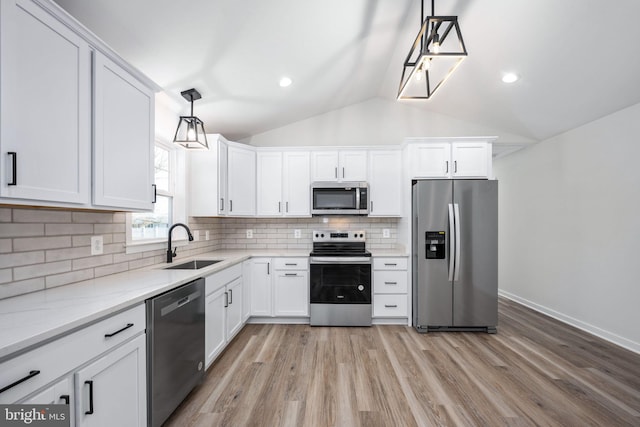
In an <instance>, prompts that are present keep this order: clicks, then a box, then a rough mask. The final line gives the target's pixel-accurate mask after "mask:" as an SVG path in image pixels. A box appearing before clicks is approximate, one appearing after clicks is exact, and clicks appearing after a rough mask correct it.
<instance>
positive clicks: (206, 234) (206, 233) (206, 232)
mask: <svg viewBox="0 0 640 427" xmlns="http://www.w3.org/2000/svg"><path fill="white" fill-rule="evenodd" d="M204 240H209V230H205V232H204Z"/></svg>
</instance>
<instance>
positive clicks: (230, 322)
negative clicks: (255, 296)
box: [226, 277, 242, 342]
mask: <svg viewBox="0 0 640 427" xmlns="http://www.w3.org/2000/svg"><path fill="white" fill-rule="evenodd" d="M226 289H227V334H226V338H227V342H229V341H231V339H232V338H233V337H234V336H235V335H236V334H237V333H238V332H239V331H240V329H242V278H241V277H239V278H237V279H235V280H234V281H233V282H231V283H229V284H228V285H227V286H226Z"/></svg>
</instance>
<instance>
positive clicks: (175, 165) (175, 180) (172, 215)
mask: <svg viewBox="0 0 640 427" xmlns="http://www.w3.org/2000/svg"><path fill="white" fill-rule="evenodd" d="M183 164H184V154H183V153H182V152H181V150H176V149H174V148H173V147H171V146H170V145H165V144H162V143H160V142H156V145H155V149H154V171H155V185H156V202H155V203H154V205H153V212H140V213H138V212H136V213H130V214H128V215H127V252H128V253H131V252H139V251H143V250H152V249H159V248H162V247H164V246H163V243H164V242H166V240H167V232H168V230H169V226H170V225H171V224H173V223H175V222H179V221H183V220H184V217H185V212H184V210H185V208H184V203H183V200H184V198H183V197H176V189H178V190H179V192H180V191H182V193H184V185H183V183H184V179H182V177H181V174H180V171H184V166H183ZM181 184H182V185H181ZM176 237H178V239H177V240H179V238H180V236H179V235H178V236H176Z"/></svg>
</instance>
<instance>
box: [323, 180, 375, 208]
mask: <svg viewBox="0 0 640 427" xmlns="http://www.w3.org/2000/svg"><path fill="white" fill-rule="evenodd" d="M311 214H312V215H368V214H369V184H367V183H366V182H314V183H313V184H311Z"/></svg>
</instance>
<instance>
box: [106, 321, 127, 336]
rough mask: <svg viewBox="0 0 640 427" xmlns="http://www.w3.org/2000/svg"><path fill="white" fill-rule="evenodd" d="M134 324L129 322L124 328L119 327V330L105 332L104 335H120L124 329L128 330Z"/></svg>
mask: <svg viewBox="0 0 640 427" xmlns="http://www.w3.org/2000/svg"><path fill="white" fill-rule="evenodd" d="M132 326H133V323H127V326H125V327H124V328H122V329H118V330H117V331H115V332H111V333H110V334H104V337H105V338H111V337H112V336H114V335H118V334H119V333H120V332H122V331H126V330H127V329H129V328H130V327H132Z"/></svg>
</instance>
